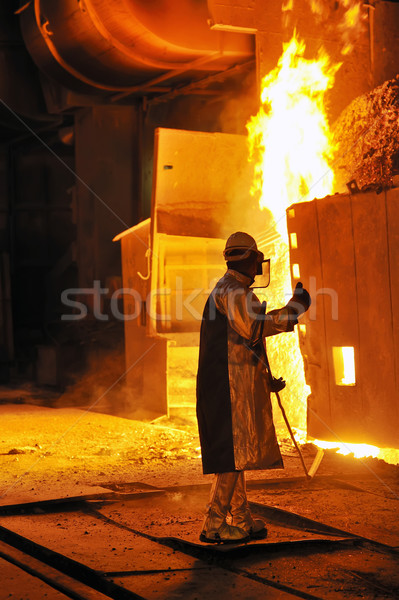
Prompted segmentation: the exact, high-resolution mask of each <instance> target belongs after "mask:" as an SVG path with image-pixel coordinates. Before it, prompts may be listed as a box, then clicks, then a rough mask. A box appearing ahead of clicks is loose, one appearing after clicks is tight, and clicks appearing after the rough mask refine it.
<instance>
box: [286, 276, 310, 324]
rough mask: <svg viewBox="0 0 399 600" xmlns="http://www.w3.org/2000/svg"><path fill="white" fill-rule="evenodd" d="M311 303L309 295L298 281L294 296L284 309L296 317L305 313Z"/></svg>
mask: <svg viewBox="0 0 399 600" xmlns="http://www.w3.org/2000/svg"><path fill="white" fill-rule="evenodd" d="M311 302H312V299H311V297H310V294H309V292H308V291H307V290H305V288H304V287H303V285H302V283H301V282H300V281H298V283H297V284H296V288H295V290H294V294H293V296H292V298H291V300H290V301H289V302H288V303H287V305H286V308H288V309H289V310H290V312H291V311H292V312H293V313H294V314H295V315H296V316H297V317H299V316H300V315H302V314H303V313H304V312H306V311H307V310H308V308H309V306H310V304H311Z"/></svg>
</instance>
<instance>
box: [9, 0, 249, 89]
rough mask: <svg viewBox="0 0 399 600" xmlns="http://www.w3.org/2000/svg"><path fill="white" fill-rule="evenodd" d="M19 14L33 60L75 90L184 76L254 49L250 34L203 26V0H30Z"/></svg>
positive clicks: (123, 86)
mask: <svg viewBox="0 0 399 600" xmlns="http://www.w3.org/2000/svg"><path fill="white" fill-rule="evenodd" d="M20 18H21V27H22V32H23V36H24V39H25V43H26V45H27V47H28V49H29V52H30V53H31V55H32V57H33V59H34V61H35V62H36V64H37V65H38V67H39V68H40V69H41V70H42V71H43V72H44V73H45V74H46V75H48V76H49V77H50V78H52V79H55V80H56V81H58V82H59V83H61V84H63V85H64V86H66V87H68V88H70V89H74V90H77V91H86V92H87V91H93V90H101V91H129V89H130V88H135V87H137V86H139V87H140V86H143V87H146V88H148V87H151V86H154V85H155V84H156V82H157V81H158V82H159V80H165V79H172V78H173V79H174V81H175V82H176V81H184V80H185V79H187V78H188V79H192V78H193V75H196V77H197V78H198V73H199V74H201V73H206V72H217V71H223V70H225V69H226V68H228V67H229V66H231V65H232V64H236V63H240V62H244V61H246V60H248V57H251V56H252V55H253V47H252V46H253V43H252V39H251V36H248V35H244V34H235V33H229V32H220V31H212V30H211V29H210V27H209V25H208V19H209V14H208V9H207V2H206V0H179V2H176V1H175V0H152V1H151V2H148V0H64V1H63V2H54V0H32V1H31V2H30V4H29V5H27V6H26V7H25V8H24V9H23V10H21V15H20ZM161 74H162V75H161ZM183 74H184V75H183ZM160 75H161V77H159V76H160ZM157 77H158V79H157Z"/></svg>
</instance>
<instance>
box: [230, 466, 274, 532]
mask: <svg viewBox="0 0 399 600" xmlns="http://www.w3.org/2000/svg"><path fill="white" fill-rule="evenodd" d="M230 512H231V523H232V525H233V526H234V527H239V528H240V529H243V530H244V531H246V533H247V534H248V535H249V536H250V538H251V539H258V540H259V539H263V538H265V537H266V536H267V529H266V526H265V522H264V521H262V519H254V518H253V517H252V515H251V511H250V509H249V505H248V499H247V490H246V485H245V474H244V471H240V472H239V474H238V477H237V482H236V485H235V487H234V492H233V495H232V497H231V507H230Z"/></svg>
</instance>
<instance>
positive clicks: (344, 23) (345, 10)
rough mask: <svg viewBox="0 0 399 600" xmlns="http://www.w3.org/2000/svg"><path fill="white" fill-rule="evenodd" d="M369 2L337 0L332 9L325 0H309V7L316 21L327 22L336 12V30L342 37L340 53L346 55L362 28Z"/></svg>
mask: <svg viewBox="0 0 399 600" xmlns="http://www.w3.org/2000/svg"><path fill="white" fill-rule="evenodd" d="M369 7H370V4H368V5H367V4H364V2H363V0H339V2H337V3H336V6H335V7H334V9H332V5H331V4H330V5H329V3H327V2H325V0H310V8H311V11H312V13H313V14H314V15H315V16H316V18H317V20H318V22H320V23H322V22H324V23H325V22H328V20H329V19H331V18H332V17H334V13H336V15H337V16H336V17H335V18H336V19H338V21H337V25H336V27H337V30H338V31H339V33H340V35H341V39H342V47H341V54H343V55H348V54H350V52H352V50H353V49H354V47H355V43H356V40H357V39H358V38H359V36H360V34H361V33H362V31H363V30H364V25H365V21H366V18H367V9H370V8H369Z"/></svg>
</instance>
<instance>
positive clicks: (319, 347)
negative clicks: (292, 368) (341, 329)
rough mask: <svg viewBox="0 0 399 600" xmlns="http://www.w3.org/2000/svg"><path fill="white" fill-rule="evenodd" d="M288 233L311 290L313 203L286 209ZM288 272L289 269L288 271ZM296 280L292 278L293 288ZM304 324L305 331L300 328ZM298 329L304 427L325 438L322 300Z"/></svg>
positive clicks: (315, 254) (316, 271)
mask: <svg viewBox="0 0 399 600" xmlns="http://www.w3.org/2000/svg"><path fill="white" fill-rule="evenodd" d="M287 217H288V218H287V224H288V232H289V234H291V233H295V234H296V236H297V248H293V247H292V244H290V258H291V265H293V264H299V265H300V279H301V281H302V283H303V284H304V286H305V287H306V288H307V289H310V290H312V288H313V284H312V281H316V282H318V284H317V285H319V286H320V287H323V278H322V270H321V258H320V247H319V231H318V221H317V211H316V205H315V203H313V202H308V203H303V204H300V205H294V206H293V207H292V208H291V209H289V210H288V212H287ZM291 274H292V270H291ZM297 281H298V280H297V279H295V278H294V277H292V285H293V287H295V285H296V283H297ZM304 325H305V326H306V333H303V332H302V331H301V328H302V329H303V326H304ZM301 326H302V327H301V328H299V333H298V335H299V341H300V347H301V351H302V354H303V358H304V365H305V377H306V383H307V384H308V385H310V386H311V388H312V394H311V396H310V397H309V398H308V417H307V419H308V430H310V431H311V432H312V435H313V436H314V437H322V438H325V437H326V436H327V435H328V430H326V428H325V423H327V424H328V423H330V420H331V411H330V391H329V387H328V380H329V371H328V369H329V366H328V361H327V352H326V339H325V324H324V299H323V297H322V296H321V295H317V296H316V297H315V296H314V295H313V300H312V306H311V308H310V310H309V312H308V313H306V314H305V315H304V316H303V317H301Z"/></svg>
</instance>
